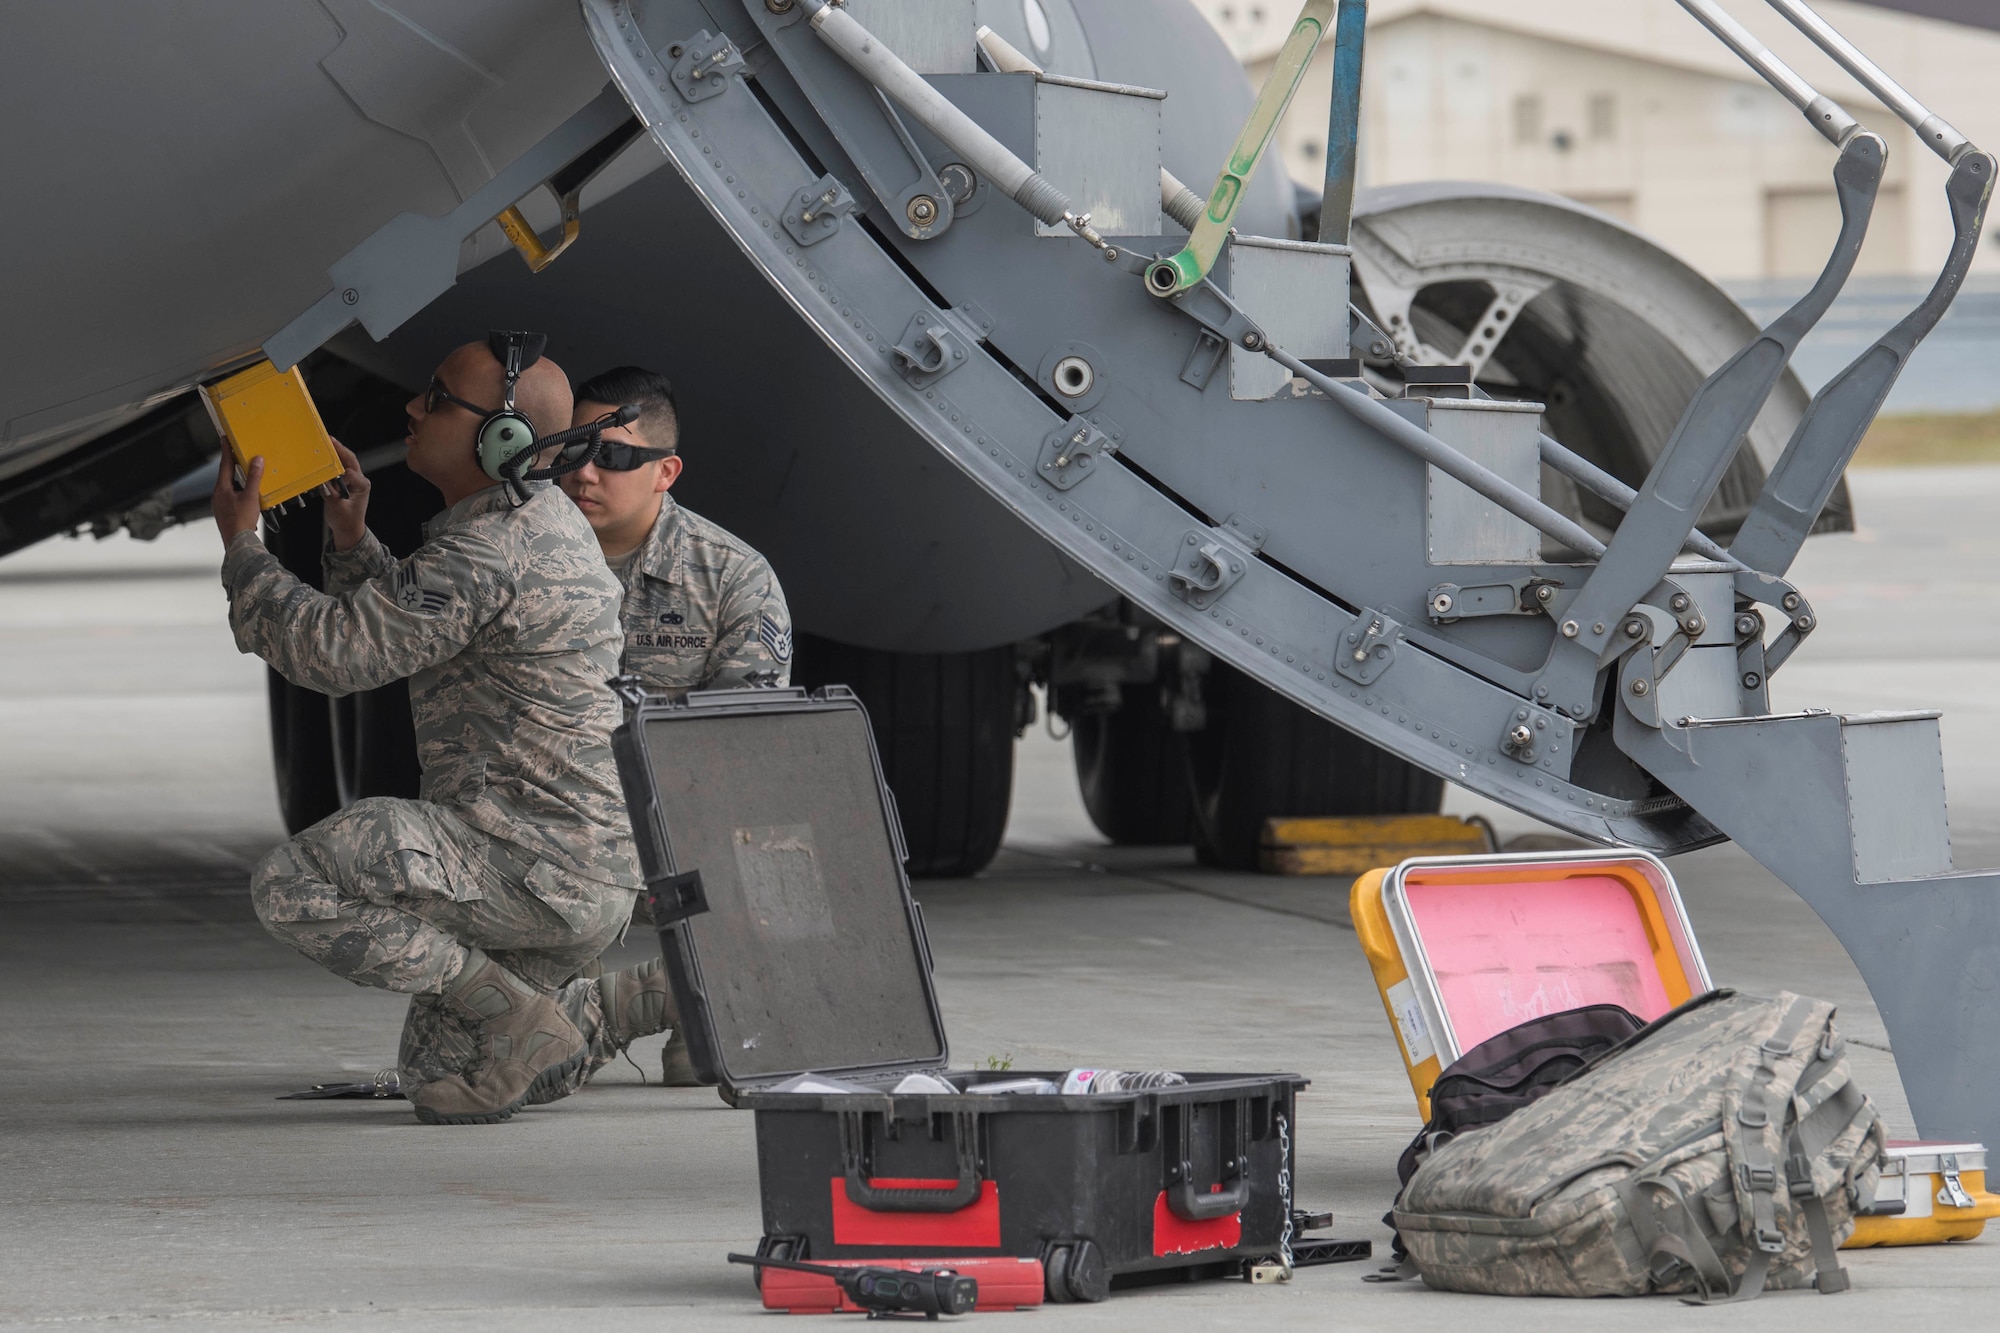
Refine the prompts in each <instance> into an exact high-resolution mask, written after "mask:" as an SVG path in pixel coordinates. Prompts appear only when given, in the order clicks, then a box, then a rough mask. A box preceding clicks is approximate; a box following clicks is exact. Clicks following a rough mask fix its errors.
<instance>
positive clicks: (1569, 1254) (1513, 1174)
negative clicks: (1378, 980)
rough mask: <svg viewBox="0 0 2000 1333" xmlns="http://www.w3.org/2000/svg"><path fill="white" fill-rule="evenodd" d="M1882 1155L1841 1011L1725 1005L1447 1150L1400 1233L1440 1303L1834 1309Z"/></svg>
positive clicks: (1427, 1170) (1790, 1002) (1804, 1004)
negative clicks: (1760, 1304) (1590, 1301)
mask: <svg viewBox="0 0 2000 1333" xmlns="http://www.w3.org/2000/svg"><path fill="white" fill-rule="evenodd" d="M1882 1149H1883V1131H1882V1123H1881V1121H1880V1119H1879V1118H1878V1117H1877V1116H1876V1114H1875V1108H1874V1106H1873V1104H1872V1103H1870V1102H1869V1100H1868V1098H1867V1096H1866V1095H1865V1094H1863V1093H1862V1091H1861V1089H1860V1088H1858V1087H1856V1086H1855V1084H1854V1081H1853V1079H1852V1078H1851V1077H1850V1076H1849V1074H1848V1069H1847V1058H1846V1055H1845V1046H1844V1043H1843V1042H1842V1041H1841V1039H1840V1037H1839V1035H1838V1034H1836V1033H1835V1031H1834V1028H1833V1006H1832V1005H1830V1004H1826V1003H1823V1002H1821V1001H1818V1000H1809V999H1805V998H1803V997H1801V996H1797V995H1792V994H1790V993H1787V992H1780V993H1779V994H1778V996H1777V997H1776V998H1775V999H1763V998H1760V997H1757V996H1751V995H1738V994H1736V993H1735V992H1734V991H1728V990H1719V991H1712V992H1710V993H1709V994H1707V995H1705V996H1702V997H1700V998H1699V999H1696V1000H1692V1001H1690V1002H1689V1003H1687V1004H1685V1005H1683V1006H1681V1007H1680V1008H1679V1009H1677V1010H1675V1011H1674V1012H1673V1013H1670V1014H1668V1015H1667V1016H1666V1017H1664V1018H1662V1019H1660V1020H1659V1021H1658V1022H1655V1023H1653V1024H1652V1025H1650V1026H1649V1027H1647V1028H1646V1029H1644V1030H1643V1031H1641V1032H1639V1033H1637V1034H1635V1035H1634V1036H1633V1037H1632V1038H1631V1039H1630V1040H1629V1041H1627V1042H1626V1043H1624V1044H1623V1045H1621V1046H1619V1047H1617V1048H1616V1049H1615V1050H1613V1051H1612V1052H1610V1053H1609V1054H1607V1055H1606V1056H1604V1057H1603V1058H1602V1059H1601V1060H1599V1061H1597V1062H1596V1063H1594V1064H1592V1065H1590V1066H1589V1067H1588V1068H1586V1069H1584V1070H1583V1071H1581V1072H1580V1073H1578V1074H1577V1075H1576V1077H1575V1078H1573V1079H1572V1080H1570V1081H1569V1082H1567V1083H1565V1084H1563V1085H1562V1086H1561V1087H1558V1088H1556V1089H1555V1090H1554V1091H1553V1092H1551V1093H1549V1094H1548V1095H1547V1096H1545V1097H1543V1098H1542V1099H1541V1100H1539V1101H1537V1102H1535V1103H1534V1104H1533V1105H1531V1106H1526V1107H1523V1108H1521V1109H1520V1110H1518V1111H1515V1112H1514V1113H1513V1114H1512V1115H1510V1116H1508V1117H1507V1118H1506V1119H1505V1120H1502V1121H1500V1122H1499V1123H1498V1124H1495V1125H1491V1126H1488V1127H1486V1128H1483V1129H1475V1130H1472V1131H1471V1132H1469V1133H1466V1134H1463V1135H1461V1136H1460V1137H1458V1138H1455V1139H1452V1140H1451V1141H1450V1142H1448V1143H1445V1144H1443V1145H1441V1146H1440V1147H1439V1148H1438V1149H1437V1151H1436V1152H1435V1153H1433V1154H1432V1155H1431V1156H1430V1158H1429V1159H1428V1160H1427V1161H1425V1162H1424V1164H1423V1165H1422V1166H1421V1167H1420V1168H1418V1170H1417V1173H1416V1175H1415V1176H1414V1177H1412V1178H1411V1180H1410V1183H1409V1185H1408V1186H1407V1187H1406V1188H1405V1189H1404V1190H1403V1193H1402V1195H1401V1197H1399V1198H1398V1199H1397V1200H1396V1207H1395V1211H1394V1213H1393V1216H1394V1218H1395V1225H1396V1229H1397V1231H1398V1232H1399V1233H1400V1234H1401V1236H1402V1239H1403V1242H1404V1244H1405V1245H1407V1246H1408V1247H1409V1252H1410V1257H1411V1259H1412V1260H1414V1261H1415V1264H1416V1267H1417V1270H1418V1272H1419V1273H1421V1274H1422V1276H1423V1279H1424V1282H1425V1284H1426V1285H1428V1286H1432V1287H1438V1288H1442V1289H1444V1290H1447V1291H1475V1292H1494V1293H1498V1294H1501V1295H1510V1296H1638V1295H1644V1294H1645V1293H1647V1292H1676V1293H1682V1294H1684V1296H1686V1298H1688V1299H1690V1300H1694V1301H1699V1302H1702V1303H1708V1302H1716V1301H1723V1300H1748V1299H1750V1298H1751V1297H1753V1296H1755V1295H1757V1294H1758V1293H1759V1292H1760V1291H1762V1290H1763V1289H1764V1288H1766V1287H1773V1288H1781V1287H1801V1286H1807V1285H1816V1286H1817V1287H1818V1288H1819V1290H1820V1291H1822V1292H1835V1291H1840V1290H1843V1289H1845V1287H1846V1286H1847V1274H1846V1272H1845V1270H1843V1269H1842V1268H1841V1267H1840V1264H1839V1262H1838V1260H1837V1258H1836V1256H1835V1253H1834V1251H1835V1249H1836V1247H1837V1246H1838V1244H1839V1242H1840V1241H1841V1240H1844V1239H1845V1238H1846V1237H1847V1236H1848V1235H1849V1233H1851V1232H1852V1230H1853V1227H1854V1212H1855V1210H1856V1209H1857V1208H1861V1207H1866V1206H1867V1205H1868V1204H1869V1203H1870V1202H1872V1201H1873V1199H1874V1195H1875V1184H1876V1181H1877V1179H1878V1178H1879V1175H1880V1171H1881V1159H1882ZM1815 1274H1817V1281H1816V1282H1815V1280H1814V1279H1815Z"/></svg>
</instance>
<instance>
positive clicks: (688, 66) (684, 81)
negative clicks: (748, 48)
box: [667, 28, 743, 102]
mask: <svg viewBox="0 0 2000 1333" xmlns="http://www.w3.org/2000/svg"><path fill="white" fill-rule="evenodd" d="M667 55H668V57H669V58H671V59H673V61H674V66H673V69H671V70H670V71H668V75H667V77H668V78H671V79H672V80H673V81H674V87H676V88H678V89H680V90H681V96H682V97H685V98H687V100H688V101H690V102H701V101H705V100H707V99H708V98H711V97H720V96H721V95H722V94H723V93H726V92H728V91H729V79H730V76H731V75H734V74H740V73H742V72H743V53H742V52H741V51H739V50H737V49H736V43H734V42H732V41H730V40H729V38H728V36H727V35H726V34H725V35H723V36H720V37H718V36H716V35H715V34H714V33H712V32H710V31H709V30H708V29H707V28H703V29H702V30H701V31H700V32H697V33H696V34H695V35H694V36H692V37H690V38H688V39H687V40H686V41H684V42H675V43H674V44H673V45H672V46H670V47H668V48H667Z"/></svg>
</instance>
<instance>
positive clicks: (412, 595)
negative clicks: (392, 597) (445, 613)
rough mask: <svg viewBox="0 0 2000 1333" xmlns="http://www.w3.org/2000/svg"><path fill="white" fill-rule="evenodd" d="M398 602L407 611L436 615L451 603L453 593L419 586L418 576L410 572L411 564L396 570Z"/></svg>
mask: <svg viewBox="0 0 2000 1333" xmlns="http://www.w3.org/2000/svg"><path fill="white" fill-rule="evenodd" d="M396 604H397V605H398V606H401V607H402V608H403V609H404V610H405V611H414V612H416V613H417V614H418V615H424V616H434V615H436V614H437V613H438V612H440V611H442V610H444V609H445V607H447V606H449V605H451V594H450V593H446V592H438V591H437V590H436V589H434V588H424V587H419V586H418V584H417V576H416V575H415V574H413V573H411V572H410V568H409V566H407V565H404V566H401V567H399V568H398V569H397V570H396Z"/></svg>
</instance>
